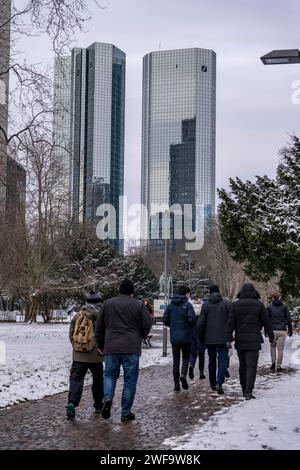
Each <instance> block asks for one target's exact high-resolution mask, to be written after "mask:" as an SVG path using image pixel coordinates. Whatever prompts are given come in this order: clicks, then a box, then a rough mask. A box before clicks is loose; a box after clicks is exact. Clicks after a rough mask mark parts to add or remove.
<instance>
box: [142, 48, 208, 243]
mask: <svg viewBox="0 0 300 470" xmlns="http://www.w3.org/2000/svg"><path fill="white" fill-rule="evenodd" d="M215 125H216V54H215V53H214V52H213V51H211V50H208V49H198V48H195V49H179V50H170V51H159V52H151V53H150V54H147V55H146V56H145V57H144V62H143V123H142V181H141V183H142V184H141V186H142V189H141V200H142V204H144V205H146V207H147V208H148V218H146V217H143V218H142V233H144V234H145V236H146V238H148V239H149V238H150V235H151V232H152V238H154V240H152V241H151V242H150V244H149V243H148V246H150V248H160V247H162V242H161V240H160V238H161V217H160V218H157V214H156V211H155V209H153V205H154V204H156V205H162V204H167V205H168V204H169V203H171V204H174V203H175V204H180V205H183V204H187V203H189V204H194V205H195V206H196V205H198V204H203V205H204V211H205V216H206V218H207V217H209V216H211V215H213V214H214V211H215ZM193 226H194V227H195V229H196V230H197V228H198V221H197V220H193ZM142 238H143V237H142Z"/></svg>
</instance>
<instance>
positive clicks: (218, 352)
mask: <svg viewBox="0 0 300 470" xmlns="http://www.w3.org/2000/svg"><path fill="white" fill-rule="evenodd" d="M207 352H208V358H209V361H208V371H209V382H210V385H211V387H215V386H216V385H223V383H224V380H225V374H226V370H227V366H228V349H227V347H226V345H225V344H209V345H207ZM217 359H218V373H217Z"/></svg>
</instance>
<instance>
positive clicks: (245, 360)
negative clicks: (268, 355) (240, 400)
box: [237, 350, 259, 393]
mask: <svg viewBox="0 0 300 470" xmlns="http://www.w3.org/2000/svg"><path fill="white" fill-rule="evenodd" d="M237 353H238V356H239V361H240V369H239V372H240V383H241V387H242V390H243V393H252V391H253V389H254V384H255V379H256V371H257V362H258V356H259V351H239V350H238V352H237Z"/></svg>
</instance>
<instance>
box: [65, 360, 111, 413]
mask: <svg viewBox="0 0 300 470" xmlns="http://www.w3.org/2000/svg"><path fill="white" fill-rule="evenodd" d="M88 370H90V371H91V373H92V376H93V385H92V393H93V398H94V406H95V407H101V406H102V401H103V364H102V362H76V361H74V362H73V364H72V368H71V374H70V390H69V398H68V403H73V404H74V406H78V405H79V403H80V400H81V395H82V391H83V383H84V379H85V376H86V373H87V371H88Z"/></svg>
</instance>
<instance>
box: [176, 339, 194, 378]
mask: <svg viewBox="0 0 300 470" xmlns="http://www.w3.org/2000/svg"><path fill="white" fill-rule="evenodd" d="M172 352H173V377H174V382H175V383H178V382H179V378H180V356H181V353H182V366H181V377H186V376H187V373H188V368H189V362H190V355H191V345H190V344H172Z"/></svg>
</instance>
